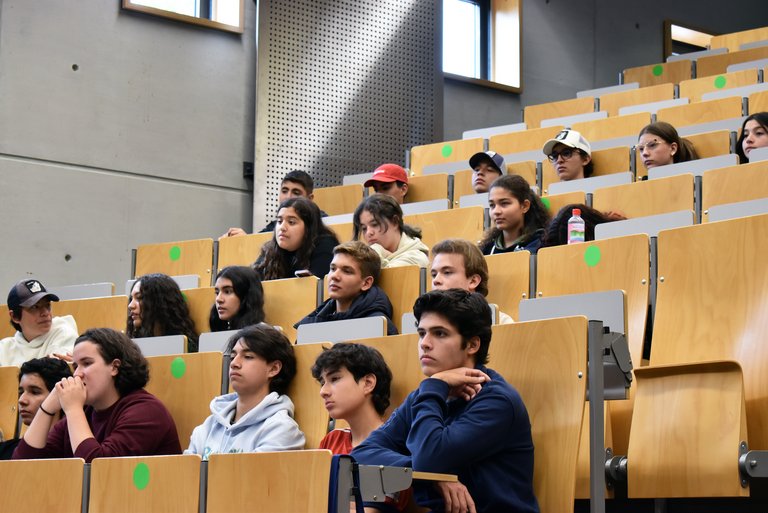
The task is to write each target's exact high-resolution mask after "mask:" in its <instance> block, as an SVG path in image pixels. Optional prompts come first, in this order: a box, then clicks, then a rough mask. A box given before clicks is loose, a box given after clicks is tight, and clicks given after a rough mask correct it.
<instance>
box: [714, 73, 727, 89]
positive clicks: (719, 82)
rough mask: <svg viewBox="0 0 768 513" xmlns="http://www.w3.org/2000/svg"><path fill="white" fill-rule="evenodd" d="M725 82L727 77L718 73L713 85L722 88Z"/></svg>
mask: <svg viewBox="0 0 768 513" xmlns="http://www.w3.org/2000/svg"><path fill="white" fill-rule="evenodd" d="M726 82H727V79H726V78H725V77H724V76H722V75H720V76H719V77H716V78H715V87H716V88H718V89H722V88H723V87H725V83H726Z"/></svg>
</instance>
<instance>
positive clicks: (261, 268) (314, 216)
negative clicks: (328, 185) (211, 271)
mask: <svg viewBox="0 0 768 513" xmlns="http://www.w3.org/2000/svg"><path fill="white" fill-rule="evenodd" d="M284 208H292V209H293V210H295V211H296V213H297V214H298V216H299V218H300V219H301V220H302V221H303V222H304V237H303V239H302V241H301V246H299V249H298V250H296V251H286V250H284V249H283V248H281V247H280V246H278V244H277V236H276V234H277V227H275V231H274V232H273V233H272V239H271V240H269V241H268V242H266V243H265V244H264V246H262V248H261V255H259V258H258V260H256V261H255V262H254V263H253V265H252V266H251V267H253V268H254V270H256V272H257V273H259V276H260V277H261V279H262V280H279V279H282V278H293V271H292V270H293V269H308V268H309V263H310V260H311V258H312V252H313V251H314V250H315V246H316V245H317V240H318V239H319V238H320V237H323V236H329V237H333V239H334V240H335V241H336V244H338V243H339V239H338V238H337V237H336V234H335V233H333V231H332V230H331V229H329V228H328V227H326V226H325V224H323V221H322V216H321V215H320V208H319V207H318V206H317V205H316V204H315V203H314V202H312V201H311V200H308V199H306V198H302V197H295V198H288V199H287V200H285V201H283V202H282V203H280V206H279V207H278V209H277V212H278V214H279V213H280V211H281V210H282V209H284Z"/></svg>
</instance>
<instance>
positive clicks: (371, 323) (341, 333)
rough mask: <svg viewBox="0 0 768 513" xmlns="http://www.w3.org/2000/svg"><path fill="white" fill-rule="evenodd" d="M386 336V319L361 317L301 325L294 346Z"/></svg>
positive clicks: (380, 316) (381, 316)
mask: <svg viewBox="0 0 768 513" xmlns="http://www.w3.org/2000/svg"><path fill="white" fill-rule="evenodd" d="M386 335H387V318H386V317H384V316H383V315H379V316H376V317H361V318H358V319H343V320H340V321H327V322H318V323H312V324H302V325H301V326H299V328H298V329H297V330H296V344H314V343H317V342H342V341H344V340H347V339H349V338H370V337H384V336H386Z"/></svg>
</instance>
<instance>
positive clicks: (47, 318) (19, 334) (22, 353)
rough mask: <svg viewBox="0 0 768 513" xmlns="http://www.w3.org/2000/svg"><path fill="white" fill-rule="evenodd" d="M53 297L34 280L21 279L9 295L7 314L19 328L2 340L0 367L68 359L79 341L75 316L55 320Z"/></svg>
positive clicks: (16, 327)
mask: <svg viewBox="0 0 768 513" xmlns="http://www.w3.org/2000/svg"><path fill="white" fill-rule="evenodd" d="M58 300H59V297H58V296H56V295H55V294H51V293H50V292H48V291H47V290H45V287H44V286H43V284H42V283H40V282H39V281H38V280H35V279H29V280H21V281H20V282H18V283H17V284H16V285H14V286H13V287H12V288H11V291H10V292H9V293H8V314H9V315H10V318H11V325H12V326H13V327H14V328H15V329H16V333H15V334H14V335H13V336H12V337H7V338H4V339H2V340H0V366H3V365H15V366H17V367H18V366H20V365H21V364H22V363H24V362H26V361H27V360H31V359H33V358H42V357H44V356H57V357H61V358H63V359H69V356H68V354H69V353H71V352H72V346H73V345H74V343H75V339H76V338H77V324H76V323H75V319H74V317H72V316H71V315H64V316H61V317H52V313H51V301H58Z"/></svg>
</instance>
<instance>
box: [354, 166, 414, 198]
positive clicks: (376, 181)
mask: <svg viewBox="0 0 768 513" xmlns="http://www.w3.org/2000/svg"><path fill="white" fill-rule="evenodd" d="M363 185H364V186H365V187H373V190H374V192H376V193H377V194H386V195H387V196H392V197H393V198H395V201H397V204H398V205H402V204H403V203H405V196H406V195H407V194H408V173H407V172H406V171H405V169H403V168H402V167H400V166H398V165H397V164H382V165H380V166H379V167H377V168H376V170H375V171H374V172H373V176H372V177H371V178H370V179H369V180H366V182H365V183H364V184H363Z"/></svg>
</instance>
